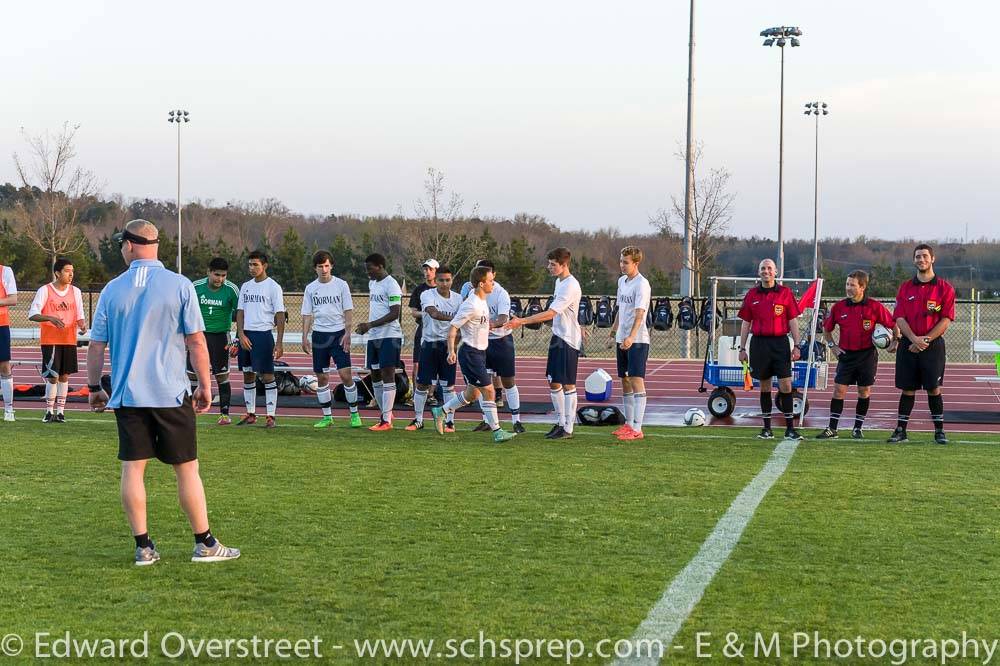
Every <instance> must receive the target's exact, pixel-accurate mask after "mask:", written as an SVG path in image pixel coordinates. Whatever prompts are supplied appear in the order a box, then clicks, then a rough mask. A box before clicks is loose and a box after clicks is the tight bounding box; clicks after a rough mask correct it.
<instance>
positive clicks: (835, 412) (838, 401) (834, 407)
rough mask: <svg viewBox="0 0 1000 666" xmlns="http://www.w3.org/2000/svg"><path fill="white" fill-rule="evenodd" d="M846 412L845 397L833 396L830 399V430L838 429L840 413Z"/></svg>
mask: <svg viewBox="0 0 1000 666" xmlns="http://www.w3.org/2000/svg"><path fill="white" fill-rule="evenodd" d="M843 413H844V399H843V398H833V399H832V400H830V425H829V428H830V430H836V429H837V424H838V423H840V415H841V414H843Z"/></svg>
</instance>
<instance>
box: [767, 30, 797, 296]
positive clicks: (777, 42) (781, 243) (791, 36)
mask: <svg viewBox="0 0 1000 666" xmlns="http://www.w3.org/2000/svg"><path fill="white" fill-rule="evenodd" d="M760 36H761V37H767V39H765V40H764V46H777V47H778V48H780V49H781V93H780V98H779V99H780V101H779V110H778V279H781V278H783V277H785V233H784V225H783V219H782V213H783V195H784V189H783V185H784V175H785V174H784V171H785V45H786V44H789V43H790V44H791V45H792V46H793V47H794V46H799V45H800V43H801V42H799V40H798V39H797V38H798V37H801V36H802V29H801V28H799V27H797V26H793V27H789V26H779V27H775V28H767V29H765V30H762V31H761V33H760Z"/></svg>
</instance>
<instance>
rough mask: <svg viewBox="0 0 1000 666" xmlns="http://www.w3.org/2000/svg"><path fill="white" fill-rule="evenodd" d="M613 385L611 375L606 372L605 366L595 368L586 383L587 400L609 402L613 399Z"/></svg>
mask: <svg viewBox="0 0 1000 666" xmlns="http://www.w3.org/2000/svg"><path fill="white" fill-rule="evenodd" d="M613 385H614V384H613V380H612V378H611V375H609V374H608V373H607V372H605V371H604V369H603V368H598V369H597V370H594V371H593V372H592V373H590V376H589V377H587V381H586V383H584V392H585V393H586V395H587V400H589V401H591V402H607V401H608V400H611V387H612V386H613Z"/></svg>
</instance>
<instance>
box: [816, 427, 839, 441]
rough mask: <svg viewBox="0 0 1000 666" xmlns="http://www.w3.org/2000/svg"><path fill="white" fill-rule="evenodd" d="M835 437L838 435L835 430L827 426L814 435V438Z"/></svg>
mask: <svg viewBox="0 0 1000 666" xmlns="http://www.w3.org/2000/svg"><path fill="white" fill-rule="evenodd" d="M837 437H839V435H838V434H837V431H836V430H833V429H832V428H827V429H826V430H824V431H823V432H821V433H820V434H818V435H816V439H837Z"/></svg>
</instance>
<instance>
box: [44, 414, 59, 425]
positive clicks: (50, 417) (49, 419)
mask: <svg viewBox="0 0 1000 666" xmlns="http://www.w3.org/2000/svg"><path fill="white" fill-rule="evenodd" d="M55 418H56V415H55V414H53V413H52V412H45V416H43V417H42V423H52V422H53V421H54V420H55Z"/></svg>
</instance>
